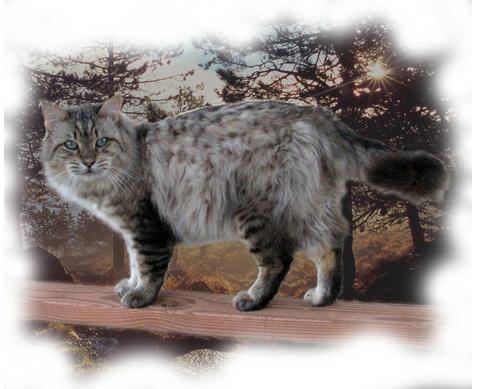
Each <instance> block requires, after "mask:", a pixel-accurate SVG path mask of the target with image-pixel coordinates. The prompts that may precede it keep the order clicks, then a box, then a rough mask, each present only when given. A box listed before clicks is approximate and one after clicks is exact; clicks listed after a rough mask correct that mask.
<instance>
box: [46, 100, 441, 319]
mask: <svg viewBox="0 0 477 389" xmlns="http://www.w3.org/2000/svg"><path fill="white" fill-rule="evenodd" d="M62 111H63V112H62ZM43 112H44V116H45V126H46V127H47V135H46V138H45V140H44V142H43V161H44V166H45V172H46V176H47V177H48V180H49V182H50V184H51V185H52V186H53V187H54V188H56V189H57V190H58V191H59V192H60V193H61V194H62V195H63V196H64V197H66V198H68V199H71V200H73V201H76V202H78V203H80V204H82V205H83V206H84V207H85V208H87V209H89V210H90V211H91V212H93V213H94V214H95V215H97V216H98V217H100V218H101V219H103V220H105V221H106V222H108V223H109V224H110V225H111V226H112V227H113V228H114V229H116V230H118V231H120V232H121V233H122V234H123V236H124V238H125V241H126V242H127V245H128V250H129V257H130V262H131V276H130V278H129V279H127V280H123V281H121V282H120V283H119V284H118V286H117V287H116V290H117V292H118V293H119V294H120V295H121V296H122V302H123V303H124V304H125V305H127V306H129V307H141V306H145V305H148V304H151V303H152V302H153V301H154V300H155V298H156V295H157V292H158V290H159V288H160V286H161V285H162V283H163V281H164V276H165V273H166V270H167V265H168V262H169V260H170V256H171V252H172V249H173V247H174V245H175V244H176V243H178V242H182V243H184V244H203V243H207V242H213V241H218V240H230V239H240V240H242V241H243V242H244V243H246V244H247V245H248V247H249V248H250V251H251V253H252V254H253V255H254V257H255V259H256V262H257V265H258V275H257V279H256V281H255V282H254V284H253V285H252V286H251V287H250V288H249V289H248V290H247V291H243V292H241V293H239V294H238V295H237V296H236V297H235V298H234V301H233V303H234V306H235V307H236V308H237V309H239V310H243V311H248V310H254V309H259V308H262V307H263V306H265V305H266V304H267V303H268V302H269V301H270V299H272V298H273V296H274V294H275V293H276V291H277V290H278V287H279V286H280V283H281V281H282V280H283V278H284V277H285V275H286V274H287V271H288V269H289V267H290V264H291V262H292V260H293V256H294V254H295V252H296V251H297V250H304V251H305V252H306V253H307V254H308V256H309V257H310V259H312V260H313V261H314V262H315V263H316V265H317V270H318V285H317V287H316V288H314V289H311V290H310V291H308V292H307V294H306V295H305V301H307V302H308V303H310V304H312V305H315V306H319V305H325V304H329V303H331V302H333V301H334V299H335V298H336V296H337V295H338V293H339V288H340V279H341V275H340V271H341V264H340V249H341V245H342V241H343V238H344V236H345V235H346V234H347V232H348V230H349V226H348V224H347V223H346V221H345V219H344V217H343V215H342V213H341V199H342V197H343V195H344V194H345V191H346V186H345V185H346V183H347V182H348V181H350V180H355V181H361V182H367V183H369V184H370V185H372V186H373V187H376V188H378V189H380V190H383V191H387V192H390V193H397V194H399V195H402V196H403V197H404V198H407V199H410V200H413V201H415V202H419V201H422V200H423V199H426V198H429V199H432V198H434V197H435V196H437V195H438V194H439V193H441V192H442V191H443V190H445V187H446V182H447V175H446V172H445V169H444V167H443V164H442V163H441V162H440V161H439V160H438V159H437V158H435V157H432V156H430V155H429V154H426V153H422V152H420V153H403V152H398V151H395V150H392V149H390V148H389V147H387V146H385V145H383V144H381V143H379V142H376V141H372V140H369V139H364V138H361V137H359V136H358V135H356V134H355V133H354V132H352V131H351V130H350V129H349V128H348V127H347V126H345V125H344V124H343V123H341V122H340V121H339V120H338V119H337V117H336V116H334V115H333V114H332V113H330V112H329V111H327V110H326V109H324V108H321V107H318V108H313V107H304V106H297V105H293V104H289V103H284V102H276V101H253V102H247V103H239V104H231V105H223V106H214V107H206V108H203V109H199V110H195V111H191V112H187V113H184V114H181V115H178V116H175V117H170V118H166V119H164V120H161V121H159V122H157V123H143V124H140V125H136V126H134V125H133V124H132V123H131V122H129V121H128V119H127V118H126V117H125V116H124V115H122V114H121V112H120V99H119V97H117V96H115V97H113V98H112V99H110V100H108V101H107V102H106V103H104V104H103V105H102V106H101V107H99V106H94V105H83V106H78V107H71V108H69V109H67V110H66V111H64V110H62V109H61V108H59V107H57V106H54V105H52V104H49V103H44V104H43ZM75 133H76V135H75ZM105 136H106V137H108V138H109V139H110V141H109V142H108V144H107V146H105V147H103V148H101V149H98V148H97V147H94V145H95V142H96V140H97V139H99V138H101V137H105ZM68 139H71V140H75V142H78V144H79V149H78V150H75V151H71V150H67V149H66V147H65V143H64V142H65V141H66V140H68ZM86 160H87V161H94V162H95V165H96V164H98V166H97V169H96V171H95V172H94V174H85V173H84V172H85V162H86ZM95 165H93V167H94V166H95ZM406 172H407V173H409V174H407V173H406ZM406 177H409V180H408V181H406ZM400 188H403V189H405V191H404V192H403V191H402V190H400Z"/></svg>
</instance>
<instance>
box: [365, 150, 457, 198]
mask: <svg viewBox="0 0 477 389" xmlns="http://www.w3.org/2000/svg"><path fill="white" fill-rule="evenodd" d="M373 143H374V142H373ZM371 149H373V147H371ZM367 151H368V153H369V154H368V156H371V158H370V159H368V163H367V164H366V165H367V166H366V168H365V171H364V172H362V173H364V174H361V176H362V177H363V178H364V181H365V183H366V184H368V185H369V186H371V187H373V188H375V189H377V190H378V191H380V192H382V193H385V194H395V195H397V196H398V197H400V198H402V199H405V200H408V201H410V202H412V203H414V204H420V203H421V202H423V201H426V200H430V201H442V200H443V198H444V194H445V192H446V191H447V189H448V187H449V174H448V172H447V169H446V167H445V165H444V163H443V162H442V161H441V160H440V159H438V158H437V157H435V156H433V155H432V154H429V153H427V152H425V151H411V152H408V151H397V150H393V149H390V148H387V147H383V146H379V147H377V148H374V150H369V149H368V150H367Z"/></svg>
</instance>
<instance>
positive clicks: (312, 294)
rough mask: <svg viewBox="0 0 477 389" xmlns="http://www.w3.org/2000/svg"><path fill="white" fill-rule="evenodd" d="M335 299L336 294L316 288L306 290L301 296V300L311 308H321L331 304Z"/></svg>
mask: <svg viewBox="0 0 477 389" xmlns="http://www.w3.org/2000/svg"><path fill="white" fill-rule="evenodd" d="M336 297H337V295H336V293H332V292H331V291H330V290H329V288H324V287H322V286H317V287H316V288H311V289H308V291H307V292H306V293H305V295H304V296H303V300H305V302H306V303H307V304H309V305H311V306H313V307H322V306H325V305H329V304H332V303H333V302H334V301H335V300H336Z"/></svg>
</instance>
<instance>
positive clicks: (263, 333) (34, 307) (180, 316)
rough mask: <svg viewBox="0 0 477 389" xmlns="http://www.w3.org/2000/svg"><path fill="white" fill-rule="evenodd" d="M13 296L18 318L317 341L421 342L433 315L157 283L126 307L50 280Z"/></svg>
mask: <svg viewBox="0 0 477 389" xmlns="http://www.w3.org/2000/svg"><path fill="white" fill-rule="evenodd" d="M15 296H16V299H17V301H19V303H20V304H21V306H22V309H21V314H22V319H24V320H38V321H49V322H62V323H72V324H79V325H86V326H94V327H106V328H118V329H119V328H121V329H135V330H145V331H149V332H154V333H163V334H182V335H193V336H205V337H213V338H226V339H253V340H280V341H291V342H299V343H315V342H341V341H343V340H345V339H348V338H349V337H351V336H354V335H356V334H389V335H394V336H397V337H399V338H401V339H402V340H405V341H407V342H410V343H416V344H422V343H423V342H426V340H428V339H429V338H430V336H431V335H432V328H433V323H434V321H435V317H434V315H433V312H432V308H431V307H429V306H423V305H407V304H382V303H364V302H356V301H337V302H336V303H335V304H332V305H330V306H328V307H322V308H312V307H308V306H306V305H305V304H304V302H303V301H302V300H299V299H283V298H275V299H274V300H273V302H272V303H271V304H270V305H269V306H268V307H267V308H265V309H263V310H261V311H257V312H246V313H242V312H238V311H236V310H234V308H233V307H232V303H231V300H232V296H227V295H214V294H209V293H201V292H185V291H161V293H160V294H159V298H158V300H157V302H156V303H155V304H154V305H152V306H149V307H147V308H143V309H129V308H125V307H123V306H122V305H121V304H120V302H119V297H117V296H116V295H115V294H114V292H113V288H112V287H109V286H88V285H76V284H64V283H49V282H31V283H27V284H25V285H24V287H22V288H19V289H17V291H16V292H15Z"/></svg>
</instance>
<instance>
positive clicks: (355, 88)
mask: <svg viewBox="0 0 477 389" xmlns="http://www.w3.org/2000/svg"><path fill="white" fill-rule="evenodd" d="M195 45H196V46H197V47H199V48H201V49H202V50H204V52H205V53H207V54H209V55H211V56H212V58H211V60H210V61H208V62H207V63H205V64H203V66H204V67H205V68H211V67H212V68H214V69H215V70H216V72H217V74H218V76H219V77H220V78H221V80H222V81H224V83H225V85H224V87H223V88H222V89H221V90H218V91H217V93H218V94H219V95H220V96H221V97H222V98H223V99H224V101H226V102H235V101H241V100H244V99H263V98H268V99H279V100H286V101H295V102H298V103H305V104H320V105H324V106H327V107H328V108H330V109H331V110H333V111H334V112H335V113H336V114H337V115H338V116H340V118H341V119H342V120H343V121H344V122H346V123H347V124H349V125H350V126H351V127H352V128H354V129H355V130H357V131H358V132H360V133H361V134H362V135H364V136H369V137H373V138H376V139H379V140H382V141H384V142H385V143H387V144H390V145H392V146H394V147H397V148H399V149H416V148H421V149H425V150H428V151H431V152H434V153H437V154H440V155H441V156H443V155H445V154H446V153H447V152H448V150H449V147H448V139H447V132H448V127H447V123H446V121H445V117H446V113H445V112H444V111H443V109H442V107H441V106H440V104H439V102H438V101H436V100H435V99H434V98H433V97H432V93H431V91H432V84H433V83H432V81H433V80H432V76H433V75H434V74H435V71H436V67H437V66H438V64H439V62H438V61H437V60H436V59H435V58H429V59H427V60H426V61H424V60H410V59H409V58H406V57H405V55H404V54H403V53H400V52H399V50H397V48H396V46H395V45H394V43H393V40H392V39H391V37H390V29H389V27H388V26H386V25H383V24H372V23H369V22H367V21H364V22H361V23H359V24H357V25H355V26H353V28H351V29H349V30H348V31H333V30H329V29H325V28H322V27H319V26H309V25H304V24H298V23H295V22H293V21H291V22H290V21H285V22H282V23H277V24H274V25H272V26H270V27H269V28H267V30H266V31H265V32H264V33H263V34H262V35H261V36H260V37H258V38H257V39H255V40H254V41H252V42H250V43H249V44H247V45H245V46H243V45H242V46H239V45H234V44H231V43H229V42H226V41H224V40H222V39H220V38H218V37H216V36H208V37H206V38H204V39H201V40H197V41H196V42H195ZM402 204H403V202H400V201H399V202H398V201H397V200H396V199H390V198H383V197H382V196H379V195H378V194H376V193H375V192H373V191H370V190H369V189H364V188H363V187H359V186H356V185H353V186H352V191H349V192H348V195H347V196H346V197H345V198H344V201H343V212H344V215H345V217H346V218H347V219H348V221H349V222H350V223H351V225H352V227H353V229H356V228H359V227H361V226H362V225H363V224H362V223H363V222H364V221H366V222H370V221H372V222H376V216H377V215H386V217H385V218H384V225H387V226H389V225H391V224H394V223H400V222H402V220H403V218H407V220H408V225H409V228H410V232H411V235H412V239H413V242H414V248H415V251H420V250H421V248H422V245H423V244H424V242H425V239H424V232H423V231H424V230H423V226H422V223H421V220H420V213H419V210H418V209H417V208H416V207H415V206H413V205H411V204H405V206H402ZM353 213H354V214H355V217H353ZM356 214H357V219H358V224H357V223H356ZM427 222H430V223H431V224H432V220H429V219H428V220H427ZM352 244H353V237H352V235H351V234H350V235H349V236H348V237H347V238H346V240H345V247H344V253H343V260H344V289H343V294H344V296H349V295H350V294H352V293H351V292H352V284H353V279H354V276H355V267H354V255H353V250H352Z"/></svg>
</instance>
